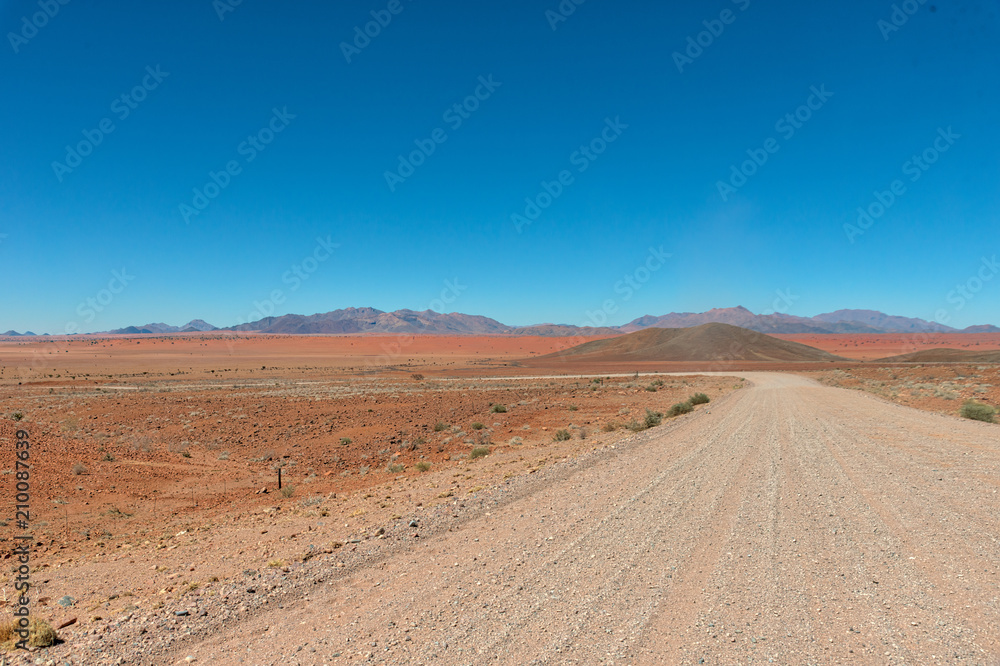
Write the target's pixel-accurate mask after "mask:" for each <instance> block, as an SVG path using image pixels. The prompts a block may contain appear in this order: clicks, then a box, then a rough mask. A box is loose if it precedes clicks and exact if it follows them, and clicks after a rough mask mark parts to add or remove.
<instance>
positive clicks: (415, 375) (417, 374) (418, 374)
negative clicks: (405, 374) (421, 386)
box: [410, 372, 424, 382]
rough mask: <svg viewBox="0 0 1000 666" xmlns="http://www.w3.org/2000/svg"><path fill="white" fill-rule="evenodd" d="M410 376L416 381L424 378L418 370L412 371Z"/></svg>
mask: <svg viewBox="0 0 1000 666" xmlns="http://www.w3.org/2000/svg"><path fill="white" fill-rule="evenodd" d="M410 377H413V379H414V380H416V381H418V382H421V381H423V380H424V376H423V375H422V374H420V373H419V372H414V373H413V374H412V375H410Z"/></svg>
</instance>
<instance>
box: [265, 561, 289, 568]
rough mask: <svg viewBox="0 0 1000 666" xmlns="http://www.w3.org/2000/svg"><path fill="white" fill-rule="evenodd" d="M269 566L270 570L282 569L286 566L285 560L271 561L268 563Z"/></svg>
mask: <svg viewBox="0 0 1000 666" xmlns="http://www.w3.org/2000/svg"><path fill="white" fill-rule="evenodd" d="M267 566H268V568H269V569H280V568H281V567H283V566H285V561H284V560H271V561H270V562H268V563H267Z"/></svg>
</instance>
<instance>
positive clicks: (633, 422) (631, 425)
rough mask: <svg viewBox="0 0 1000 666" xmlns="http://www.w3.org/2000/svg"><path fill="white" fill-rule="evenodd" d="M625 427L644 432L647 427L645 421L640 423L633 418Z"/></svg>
mask: <svg viewBox="0 0 1000 666" xmlns="http://www.w3.org/2000/svg"><path fill="white" fill-rule="evenodd" d="M625 427H626V428H628V429H629V430H631V431H632V432H642V431H643V430H645V429H646V425H645V424H644V423H639V422H638V421H636V420H635V419H632V420H631V421H629V422H628V423H626V424H625Z"/></svg>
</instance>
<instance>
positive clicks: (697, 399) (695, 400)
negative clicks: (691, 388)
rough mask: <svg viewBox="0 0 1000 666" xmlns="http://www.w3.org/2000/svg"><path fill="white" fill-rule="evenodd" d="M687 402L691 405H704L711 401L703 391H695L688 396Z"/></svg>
mask: <svg viewBox="0 0 1000 666" xmlns="http://www.w3.org/2000/svg"><path fill="white" fill-rule="evenodd" d="M688 402H690V403H691V404H692V405H704V404H707V403H709V402H711V398H709V397H708V396H707V395H705V394H704V393H695V394H694V395H692V396H691V397H690V398H688Z"/></svg>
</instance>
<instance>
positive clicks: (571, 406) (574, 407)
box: [567, 405, 580, 412]
mask: <svg viewBox="0 0 1000 666" xmlns="http://www.w3.org/2000/svg"><path fill="white" fill-rule="evenodd" d="M567 409H568V410H569V411H571V412H575V411H576V410H578V409H580V408H579V407H577V406H576V405H570V406H569V407H567Z"/></svg>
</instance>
